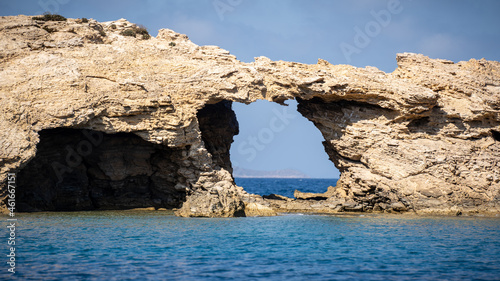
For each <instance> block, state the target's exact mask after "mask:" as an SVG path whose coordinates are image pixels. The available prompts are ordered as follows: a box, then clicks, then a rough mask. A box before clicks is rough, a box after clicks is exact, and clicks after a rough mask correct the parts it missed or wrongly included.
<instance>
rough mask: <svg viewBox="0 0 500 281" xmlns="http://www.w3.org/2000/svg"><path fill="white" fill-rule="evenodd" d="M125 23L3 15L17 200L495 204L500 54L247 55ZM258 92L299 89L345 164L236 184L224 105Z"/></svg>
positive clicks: (428, 207) (5, 126) (7, 166)
mask: <svg viewBox="0 0 500 281" xmlns="http://www.w3.org/2000/svg"><path fill="white" fill-rule="evenodd" d="M134 26H135V25H134V24H131V23H129V22H127V21H126V20H118V21H114V22H104V23H100V22H97V21H94V20H89V21H88V22H82V21H80V20H75V19H68V20H67V21H61V22H51V21H37V20H33V19H32V17H28V16H17V17H2V18H0V35H1V37H0V38H1V39H0V44H1V48H0V66H1V68H0V69H1V70H0V103H1V104H2V107H1V109H0V135H1V136H0V183H1V189H2V198H5V193H6V178H7V173H8V172H12V171H16V172H17V173H18V188H17V191H18V197H17V199H18V203H19V204H18V207H19V209H21V210H83V209H110V208H111V209H113V208H135V207H155V208H178V210H177V214H178V215H181V216H205V217H213V216H219V217H221V216H222V217H224V216H242V215H273V214H275V212H277V211H318V212H342V211H366V212H371V211H397V212H401V211H415V212H417V213H459V212H461V213H464V212H494V213H498V212H499V211H500V205H499V203H500V161H499V160H500V116H499V112H500V63H498V62H493V61H486V60H484V59H482V60H474V59H473V60H470V61H468V62H459V63H453V62H450V61H445V60H433V59H429V58H428V57H425V56H423V55H417V54H409V53H405V54H399V55H398V56H397V61H398V68H397V69H396V70H395V71H394V72H393V73H384V72H382V71H380V70H378V69H376V68H374V67H366V68H355V67H352V66H346V65H332V64H330V63H328V62H326V61H324V60H319V61H318V64H315V65H306V64H299V63H292V62H283V61H279V62H275V61H271V60H269V59H267V58H265V57H260V58H256V59H255V62H253V63H242V62H240V61H238V60H237V59H236V58H235V57H234V56H232V55H231V54H230V53H229V52H227V51H225V50H222V49H220V48H218V47H215V46H197V45H195V44H194V43H192V42H190V41H189V39H188V37H187V36H185V35H181V34H178V33H175V32H174V31H172V30H167V29H163V30H160V31H159V34H158V36H157V37H156V38H154V37H152V38H150V39H147V37H141V36H124V35H123V33H122V31H123V30H126V29H131V28H132V29H133V28H134ZM258 99H266V100H269V101H273V102H277V103H280V104H283V102H284V101H285V100H288V99H296V100H297V101H298V102H299V112H300V113H301V114H302V115H304V116H305V117H306V118H308V119H309V120H311V121H312V122H313V123H314V125H315V126H316V127H317V128H318V129H319V130H320V131H321V133H322V134H323V136H324V138H325V141H324V142H323V145H324V147H325V151H326V152H327V153H328V155H329V157H330V159H331V160H332V161H333V163H334V164H335V165H336V167H337V168H338V169H339V170H340V171H341V178H340V180H339V181H338V183H337V185H336V186H334V187H331V188H329V190H328V191H327V192H326V193H324V194H321V195H319V196H316V195H314V194H312V195H311V194H307V196H305V197H304V196H303V194H302V195H300V193H297V194H298V197H299V198H301V199H295V200H294V199H289V198H284V197H279V196H275V197H270V198H268V199H263V198H262V197H260V196H257V195H252V194H248V193H246V192H245V191H244V190H243V189H242V188H241V187H238V186H236V185H235V184H234V180H233V178H232V175H231V173H232V167H231V163H230V158H229V148H230V145H231V142H232V138H233V136H234V135H235V134H237V133H238V125H237V121H236V117H235V115H234V112H233V111H232V110H231V104H232V102H242V103H251V102H254V101H256V100H258ZM89 135H90V136H101V137H102V141H101V142H100V143H98V144H95V143H93V142H92V140H96V138H90V139H89V138H88V136H89ZM90 150H91V151H90ZM55 163H58V164H55ZM54 166H55V168H54ZM300 196H303V197H300ZM325 198H326V199H325ZM2 207H3V208H5V204H3V205H2Z"/></svg>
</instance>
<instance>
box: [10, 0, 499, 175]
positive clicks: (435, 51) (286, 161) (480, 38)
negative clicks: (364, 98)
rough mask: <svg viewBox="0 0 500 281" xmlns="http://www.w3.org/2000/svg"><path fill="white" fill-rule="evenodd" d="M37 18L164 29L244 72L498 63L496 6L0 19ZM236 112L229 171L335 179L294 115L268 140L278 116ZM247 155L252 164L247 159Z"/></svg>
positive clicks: (252, 8)
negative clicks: (421, 58)
mask: <svg viewBox="0 0 500 281" xmlns="http://www.w3.org/2000/svg"><path fill="white" fill-rule="evenodd" d="M43 12H52V13H59V14H62V15H64V16H66V17H71V18H80V17H87V18H94V19H96V20H99V21H109V20H116V19H119V18H126V19H128V20H129V21H131V22H135V23H138V24H143V25H145V26H146V27H147V28H148V29H149V30H150V33H151V34H152V35H156V34H157V31H158V29H160V28H170V29H173V30H175V31H177V32H180V33H184V34H187V35H188V36H189V38H190V39H191V40H192V41H193V42H194V43H196V44H198V45H218V46H220V47H222V48H224V49H227V50H228V51H230V52H231V53H232V54H234V55H235V56H236V57H238V59H240V60H241V61H244V62H251V61H253V58H254V57H258V56H266V57H269V58H271V59H273V60H287V61H296V62H302V63H312V64H313V63H316V62H317V59H318V58H322V59H325V60H327V61H329V62H331V63H334V64H351V65H354V66H359V67H364V66H367V65H371V66H376V67H378V68H379V69H381V70H383V71H386V72H391V71H393V70H394V68H395V67H396V61H395V57H396V53H399V52H416V53H423V54H425V55H427V56H430V57H432V58H443V59H449V60H453V61H460V60H469V59H470V58H477V59H480V58H483V57H484V58H486V59H489V60H496V61H500V28H499V27H500V17H498V13H499V12H500V1H497V0H481V1H477V0H455V1H452V0H443V1H439V0H434V1H432V0H399V1H398V0H372V1H371V0H357V1H356V0H355V1H336V0H330V1H329V0H316V1H310V0H309V1H307V0H275V1H272V0H267V1H266V0H191V1H189V0H188V1H180V0H178V1H168V0H167V1H160V0H143V1H132V0H121V1H104V0H100V1H96V0H90V1H78V0H32V1H23V0H17V1H7V0H0V15H18V14H26V15H33V14H37V13H43ZM294 104H295V103H294V102H292V103H291V106H290V107H289V112H288V113H287V114H291V113H292V112H293V111H294V108H295V105H294ZM234 109H235V111H236V114H237V117H238V120H239V122H240V130H241V133H240V135H239V136H237V137H236V138H235V143H234V144H233V149H232V150H231V157H232V161H233V162H234V163H237V164H238V165H239V166H241V167H244V168H251V169H262V170H272V169H284V168H293V169H298V170H301V171H303V172H305V173H306V174H309V175H310V176H313V177H336V176H337V175H338V171H336V170H335V168H334V167H333V164H332V163H331V162H329V161H328V160H327V158H328V157H327V155H326V153H325V152H324V151H323V147H322V145H321V141H322V140H323V139H322V137H321V134H320V133H319V131H317V130H316V129H315V128H314V126H313V125H312V123H310V122H308V121H307V120H305V119H304V118H303V117H301V116H300V115H299V114H298V113H295V115H296V118H290V123H289V124H286V126H285V127H284V128H282V127H281V126H277V127H276V126H274V127H275V128H274V129H276V128H279V129H281V128H282V129H281V130H278V131H276V132H275V131H272V130H271V131H272V139H271V138H270V135H271V134H270V131H269V130H270V129H271V128H270V122H271V120H273V118H275V117H276V116H277V115H276V110H277V111H278V112H280V111H282V110H283V108H282V107H280V106H278V105H273V104H271V103H267V102H259V103H256V104H253V105H249V106H246V105H240V104H235V105H234ZM281 114H282V112H281ZM259 134H260V137H261V140H264V141H265V142H267V143H265V145H263V146H264V148H262V146H260V145H257V146H255V145H254V146H251V145H248V140H249V139H250V138H252V137H256V138H257V139H258V140H259ZM245 141H246V142H247V145H244V142H245ZM238 147H240V148H241V149H238ZM252 147H253V148H254V149H255V150H256V153H255V157H250V155H251V154H252V155H253V153H250V152H249V151H250V150H251V148H252ZM256 147H257V148H259V149H256ZM249 158H252V159H251V161H249Z"/></svg>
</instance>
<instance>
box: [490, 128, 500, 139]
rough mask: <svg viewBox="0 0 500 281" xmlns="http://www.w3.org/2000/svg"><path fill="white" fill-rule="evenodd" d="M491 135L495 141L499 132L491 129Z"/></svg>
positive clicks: (498, 136) (499, 135)
mask: <svg viewBox="0 0 500 281" xmlns="http://www.w3.org/2000/svg"><path fill="white" fill-rule="evenodd" d="M491 136H492V137H493V139H495V140H496V141H500V132H498V131H495V130H491Z"/></svg>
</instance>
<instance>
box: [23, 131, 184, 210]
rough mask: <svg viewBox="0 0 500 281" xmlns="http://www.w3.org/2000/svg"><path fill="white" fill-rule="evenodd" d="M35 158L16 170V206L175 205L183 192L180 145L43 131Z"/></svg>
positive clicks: (130, 137) (100, 207)
mask: <svg viewBox="0 0 500 281" xmlns="http://www.w3.org/2000/svg"><path fill="white" fill-rule="evenodd" d="M39 136H40V142H39V143H38V145H37V152H36V155H35V157H34V158H33V159H32V160H31V161H30V162H28V163H27V164H26V165H25V166H24V167H23V168H22V169H21V170H20V172H19V173H18V188H17V192H18V194H17V196H16V198H18V204H17V207H18V210H19V211H20V212H32V211H82V210H110V209H112V210H119V209H132V208H146V207H154V208H155V209H159V208H166V209H172V208H178V207H180V206H181V205H182V203H183V202H184V201H185V198H186V190H185V189H181V188H178V186H176V185H177V184H178V183H179V182H180V183H182V182H185V179H184V178H183V177H182V176H180V175H179V174H178V173H177V170H178V169H179V166H178V164H177V163H176V161H175V159H180V158H181V157H180V155H181V153H182V150H181V149H173V148H169V147H167V146H164V145H158V144H153V143H149V142H147V141H145V140H143V139H142V138H140V137H139V136H137V135H135V134H132V133H117V134H106V133H102V132H98V131H93V130H80V129H67V128H57V129H46V130H42V131H40V132H39Z"/></svg>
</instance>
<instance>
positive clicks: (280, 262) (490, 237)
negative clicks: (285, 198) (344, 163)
mask: <svg viewBox="0 0 500 281" xmlns="http://www.w3.org/2000/svg"><path fill="white" fill-rule="evenodd" d="M269 181H270V182H272V181H274V180H269ZM306 181H307V180H306ZM250 182H251V181H250ZM239 184H240V185H241V183H239ZM273 184H275V182H274V183H273ZM248 189H249V188H248ZM265 193H266V192H264V193H263V194H265ZM271 193H277V192H276V191H273V192H271ZM2 223H3V225H2V228H3V229H4V230H3V232H2V233H3V237H4V242H0V243H2V244H3V246H2V247H1V249H3V251H4V252H5V253H4V254H0V256H3V257H4V258H3V259H4V260H5V261H7V258H6V255H7V254H8V253H7V235H8V232H7V231H6V225H7V223H6V222H5V219H4V220H3V222H2ZM17 223H18V227H17V229H16V235H17V236H16V237H17V238H16V258H17V260H16V271H17V272H16V274H15V275H7V274H5V273H6V272H7V268H8V267H7V265H6V262H2V263H1V264H3V266H1V267H2V268H3V269H1V270H2V273H1V274H0V279H2V280H500V217H497V218H485V217H416V216H410V215H405V216H403V215H356V216H353V215H342V216H310V215H300V214H295V215H283V216H277V217H258V218H227V219H205V218H179V217H175V216H173V215H172V214H171V213H170V212H162V211H156V212H155V211H106V212H74V213H33V214H18V222H17Z"/></svg>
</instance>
